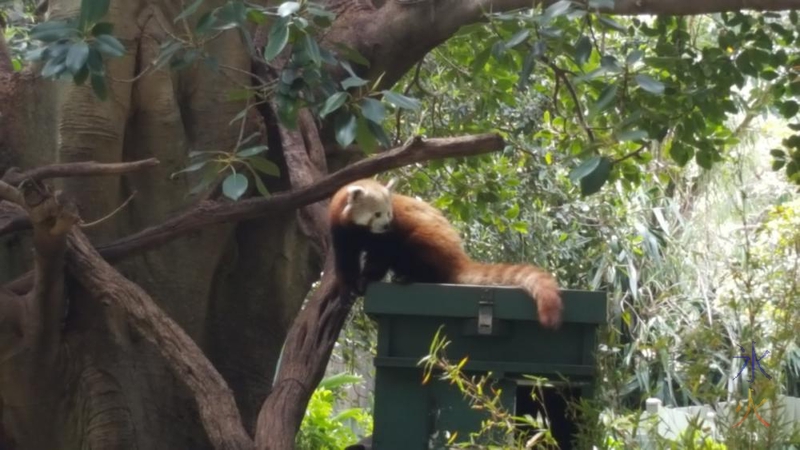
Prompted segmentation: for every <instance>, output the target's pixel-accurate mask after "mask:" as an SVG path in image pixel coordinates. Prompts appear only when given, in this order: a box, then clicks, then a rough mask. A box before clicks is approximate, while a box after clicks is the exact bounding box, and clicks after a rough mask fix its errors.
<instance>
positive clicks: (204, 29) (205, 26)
mask: <svg viewBox="0 0 800 450" xmlns="http://www.w3.org/2000/svg"><path fill="white" fill-rule="evenodd" d="M216 21H217V17H216V16H214V11H213V10H212V11H208V12H206V13H205V14H203V15H202V16H200V18H199V19H197V25H195V27H194V31H195V33H197V34H199V35H203V34H207V33H208V32H209V31H211V29H212V28H213V26H214V23H215V22H216Z"/></svg>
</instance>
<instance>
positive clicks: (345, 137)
mask: <svg viewBox="0 0 800 450" xmlns="http://www.w3.org/2000/svg"><path fill="white" fill-rule="evenodd" d="M333 126H334V129H335V130H336V142H338V143H339V145H341V146H342V148H344V147H347V146H348V145H350V144H352V143H353V141H354V140H355V138H356V131H357V128H358V121H357V120H356V116H354V115H353V114H350V113H348V112H345V113H340V114H338V115H337V116H336V119H334V124H333Z"/></svg>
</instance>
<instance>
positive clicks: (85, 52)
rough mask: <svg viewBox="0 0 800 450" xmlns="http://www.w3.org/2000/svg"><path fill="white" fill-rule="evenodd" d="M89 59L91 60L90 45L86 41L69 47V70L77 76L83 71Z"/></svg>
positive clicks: (67, 61) (67, 62)
mask: <svg viewBox="0 0 800 450" xmlns="http://www.w3.org/2000/svg"><path fill="white" fill-rule="evenodd" d="M87 59H89V44H87V43H86V42H85V41H80V42H76V43H75V44H72V45H71V46H70V47H69V52H67V60H66V64H67V69H69V71H70V72H71V73H72V74H73V75H76V74H77V73H78V72H80V70H81V69H83V66H84V65H85V64H86V60H87Z"/></svg>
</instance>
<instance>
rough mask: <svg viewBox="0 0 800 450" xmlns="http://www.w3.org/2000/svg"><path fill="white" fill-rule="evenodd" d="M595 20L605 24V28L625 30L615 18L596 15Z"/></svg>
mask: <svg viewBox="0 0 800 450" xmlns="http://www.w3.org/2000/svg"><path fill="white" fill-rule="evenodd" d="M597 20H599V21H600V23H601V24H602V25H603V26H605V27H606V28H611V29H612V30H617V31H621V32H625V30H626V28H625V27H623V26H622V25H620V23H619V22H617V21H616V20H614V19H612V18H610V17H606V16H598V17H597Z"/></svg>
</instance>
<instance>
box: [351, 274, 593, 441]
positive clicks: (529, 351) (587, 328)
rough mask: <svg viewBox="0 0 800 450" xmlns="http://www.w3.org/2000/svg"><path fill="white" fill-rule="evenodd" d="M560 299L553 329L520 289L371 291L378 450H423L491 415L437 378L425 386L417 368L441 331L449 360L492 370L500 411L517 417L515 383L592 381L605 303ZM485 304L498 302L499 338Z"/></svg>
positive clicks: (587, 297) (577, 295)
mask: <svg viewBox="0 0 800 450" xmlns="http://www.w3.org/2000/svg"><path fill="white" fill-rule="evenodd" d="M562 293H563V300H564V315H563V324H562V326H561V328H560V329H559V330H557V331H553V330H548V329H545V328H543V327H541V325H539V323H538V322H537V321H536V308H535V305H534V303H533V302H532V301H531V299H530V298H528V297H527V295H526V294H525V293H524V292H523V291H522V290H520V289H516V288H506V287H482V286H463V285H462V286H455V285H437V284H411V285H396V284H388V283H373V284H371V285H370V286H369V289H368V290H367V295H366V297H365V304H364V308H365V310H366V312H367V314H369V315H370V317H372V318H373V319H375V320H377V322H378V345H377V356H376V358H375V367H376V378H375V411H374V435H373V445H374V447H373V448H374V449H376V450H395V449H397V450H399V449H425V448H428V444H429V441H430V439H431V436H432V435H435V434H436V432H437V431H438V432H441V431H444V430H448V431H451V432H452V431H458V433H459V435H460V436H462V437H466V436H468V435H469V433H470V432H473V431H477V430H479V428H480V421H481V419H482V418H484V416H483V415H482V413H481V412H480V411H475V410H471V409H470V408H469V404H468V403H467V401H466V400H465V399H464V398H463V397H462V395H461V393H460V392H459V391H458V389H457V388H456V387H454V386H451V385H449V384H448V383H443V382H440V381H438V380H431V382H430V383H428V384H427V385H424V386H423V385H422V370H421V368H420V367H419V366H418V363H419V361H420V359H421V358H422V357H424V356H425V355H426V354H427V353H428V351H429V349H430V343H431V341H432V339H433V336H434V335H435V333H436V331H437V330H438V329H439V328H440V327H442V333H444V335H445V336H446V338H447V340H448V341H450V345H449V346H448V347H447V349H446V356H447V358H448V359H449V360H450V361H451V362H456V361H460V360H461V359H462V358H463V357H465V356H468V357H469V359H468V363H467V364H466V366H465V367H464V370H465V371H468V372H470V374H483V373H486V372H489V371H491V372H492V373H493V375H494V377H496V378H497V381H498V382H499V383H501V385H503V386H504V390H503V392H504V398H503V399H502V404H503V406H504V407H505V408H507V409H508V410H510V411H514V410H515V408H516V405H515V397H514V392H515V391H516V389H515V383H516V381H515V380H517V379H519V378H520V377H521V376H522V375H535V376H545V377H547V378H550V379H551V380H554V381H557V380H563V379H566V380H567V381H568V382H572V383H579V384H584V383H586V382H591V381H592V380H593V379H594V376H595V364H594V361H595V358H594V354H595V351H596V346H597V332H598V329H599V328H600V327H601V326H602V325H604V324H605V323H606V303H607V301H606V295H605V293H602V292H588V291H562ZM486 300H490V301H491V307H490V309H491V314H492V317H493V321H492V334H491V335H484V334H479V333H478V332H477V317H478V309H479V303H480V302H482V301H486ZM584 392H589V390H584ZM552 419H553V418H551V420H552Z"/></svg>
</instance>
